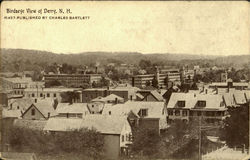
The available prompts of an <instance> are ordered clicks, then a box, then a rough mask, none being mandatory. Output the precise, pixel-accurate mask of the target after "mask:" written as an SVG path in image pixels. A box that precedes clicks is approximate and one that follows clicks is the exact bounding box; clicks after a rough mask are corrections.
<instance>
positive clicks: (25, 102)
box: [9, 98, 34, 111]
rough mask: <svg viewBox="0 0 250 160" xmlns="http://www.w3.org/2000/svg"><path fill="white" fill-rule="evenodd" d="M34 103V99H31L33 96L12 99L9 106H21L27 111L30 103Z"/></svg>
mask: <svg viewBox="0 0 250 160" xmlns="http://www.w3.org/2000/svg"><path fill="white" fill-rule="evenodd" d="M32 103H34V99H31V98H19V99H11V100H10V104H9V108H11V107H10V106H11V105H12V109H14V108H16V107H17V106H19V108H20V110H23V111H25V110H26V109H28V108H29V107H30V105H31V104H32Z"/></svg>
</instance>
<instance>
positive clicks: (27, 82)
mask: <svg viewBox="0 0 250 160" xmlns="http://www.w3.org/2000/svg"><path fill="white" fill-rule="evenodd" d="M1 84H2V89H3V91H5V92H7V93H9V94H10V95H20V96H21V95H24V90H25V89H27V88H38V89H41V88H44V82H34V81H32V79H31V78H30V77H15V78H2V79H1Z"/></svg>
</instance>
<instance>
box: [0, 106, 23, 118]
mask: <svg viewBox="0 0 250 160" xmlns="http://www.w3.org/2000/svg"><path fill="white" fill-rule="evenodd" d="M21 115H22V113H21V111H20V110H8V109H6V108H3V110H2V117H3V118H20V117H21Z"/></svg>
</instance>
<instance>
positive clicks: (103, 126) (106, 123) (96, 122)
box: [44, 115, 128, 134]
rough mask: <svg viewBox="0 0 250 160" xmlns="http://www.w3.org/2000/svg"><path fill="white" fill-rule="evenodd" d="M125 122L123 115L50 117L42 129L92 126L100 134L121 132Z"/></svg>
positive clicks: (70, 128)
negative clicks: (73, 117) (79, 117)
mask: <svg viewBox="0 0 250 160" xmlns="http://www.w3.org/2000/svg"><path fill="white" fill-rule="evenodd" d="M126 124H128V121H127V119H126V117H124V116H104V115H87V116H85V117H84V118H83V119H69V118H50V119H49V120H48V122H47V124H46V126H45V128H44V130H47V131H68V130H74V129H81V128H88V129H92V128H93V129H96V130H97V131H98V132H100V133H102V134H121V131H122V129H123V127H124V125H126Z"/></svg>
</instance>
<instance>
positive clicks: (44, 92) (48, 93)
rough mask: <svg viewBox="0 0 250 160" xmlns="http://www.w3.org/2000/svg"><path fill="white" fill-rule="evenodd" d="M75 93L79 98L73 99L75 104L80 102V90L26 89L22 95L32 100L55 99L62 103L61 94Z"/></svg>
mask: <svg viewBox="0 0 250 160" xmlns="http://www.w3.org/2000/svg"><path fill="white" fill-rule="evenodd" d="M66 92H77V93H78V94H79V98H78V99H75V102H82V100H81V98H82V96H81V89H80V88H41V89H38V88H27V89H25V90H24V92H23V95H24V97H25V98H32V99H57V100H58V101H59V102H61V101H62V98H63V97H62V95H61V94H62V93H66Z"/></svg>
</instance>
